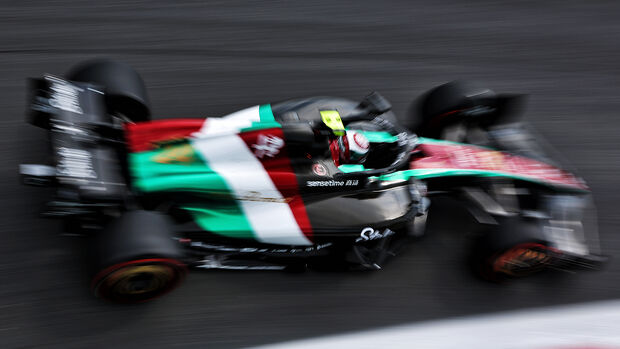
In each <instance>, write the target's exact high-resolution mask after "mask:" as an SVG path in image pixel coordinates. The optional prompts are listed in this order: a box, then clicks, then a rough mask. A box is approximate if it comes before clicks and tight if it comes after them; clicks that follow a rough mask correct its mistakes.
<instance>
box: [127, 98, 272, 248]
mask: <svg viewBox="0 0 620 349" xmlns="http://www.w3.org/2000/svg"><path fill="white" fill-rule="evenodd" d="M259 115H260V121H258V122H256V121H254V122H252V125H251V126H250V127H246V128H242V129H240V130H238V133H243V132H249V131H255V130H262V129H269V128H279V127H281V125H280V124H279V123H278V122H276V121H275V118H274V116H273V113H272V111H271V106H270V105H269V104H264V105H261V106H260V107H259ZM226 136H235V137H236V133H235V134H231V135H225V136H224V137H226ZM214 151H222V150H220V149H218V150H214ZM128 161H129V169H130V172H131V175H132V177H133V187H134V189H136V190H138V191H140V192H142V193H145V194H148V193H160V192H174V193H178V192H185V193H188V194H193V196H194V197H195V200H192V203H191V204H185V205H183V204H182V205H181V208H183V209H185V210H187V211H188V212H189V213H191V215H192V217H193V218H194V220H195V222H196V223H197V224H198V225H199V226H200V227H201V228H202V229H204V230H207V231H210V232H213V233H215V234H219V235H223V236H227V237H233V238H255V236H254V233H253V231H252V227H251V225H250V223H249V221H248V220H247V218H246V216H245V214H244V213H243V210H242V208H241V206H240V203H239V201H238V200H237V199H236V198H235V197H234V195H233V191H232V189H231V188H230V187H229V186H228V184H227V183H226V180H225V179H224V178H223V177H222V176H220V174H218V173H217V172H216V171H214V170H213V169H212V168H211V167H210V166H209V163H208V162H207V161H206V159H204V158H203V157H202V156H201V155H200V153H198V152H196V150H195V149H194V148H193V147H192V144H191V142H190V141H189V140H188V141H186V142H183V143H178V144H172V145H167V146H164V147H162V148H159V149H155V150H151V151H145V152H139V153H130V154H129V158H128ZM196 201H198V202H200V203H194V202H196Z"/></svg>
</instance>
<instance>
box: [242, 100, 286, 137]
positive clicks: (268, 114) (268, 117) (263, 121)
mask: <svg viewBox="0 0 620 349" xmlns="http://www.w3.org/2000/svg"><path fill="white" fill-rule="evenodd" d="M258 114H259V117H260V120H259V121H258V122H256V121H254V122H252V126H250V127H245V128H242V129H241V130H239V132H249V131H257V130H264V129H268V128H280V127H282V125H280V123H279V122H277V121H276V119H275V117H274V116H273V111H272V110H271V104H261V106H260V107H259V108H258Z"/></svg>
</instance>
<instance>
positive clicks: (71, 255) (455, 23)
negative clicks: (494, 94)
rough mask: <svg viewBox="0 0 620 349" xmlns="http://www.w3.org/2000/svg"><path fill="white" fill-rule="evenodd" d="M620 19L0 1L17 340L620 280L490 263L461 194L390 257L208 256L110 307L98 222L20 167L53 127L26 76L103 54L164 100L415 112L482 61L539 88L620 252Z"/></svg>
mask: <svg viewBox="0 0 620 349" xmlns="http://www.w3.org/2000/svg"><path fill="white" fill-rule="evenodd" d="M430 3H432V5H430ZM619 18H620V3H618V2H617V1H585V0H584V1H566V0H564V1H544V2H543V1H505V2H496V1H474V0H472V1H446V0H440V1H433V2H423V1H346V2H345V1H342V2H335V1H307V2H301V4H297V5H294V4H292V3H291V2H289V1H278V2H267V1H247V2H242V1H230V0H229V1H211V2H209V4H208V5H207V4H203V1H189V2H187V3H181V2H175V1H127V2H121V1H101V2H86V1H74V2H70V1H54V0H48V1H29V2H20V1H3V2H1V3H0V113H2V117H1V118H0V125H1V127H0V155H1V158H2V160H3V165H2V166H1V167H0V176H1V180H0V188H1V190H0V193H1V195H0V207H1V208H2V219H1V220H0V256H1V257H0V285H1V286H0V346H1V347H3V348H26V347H28V348H30V347H62V348H86V347H90V348H97V347H116V348H126V347H142V348H145V347H147V346H148V347H154V348H158V347H177V346H178V347H196V348H206V347H208V348H219V347H226V348H234V347H242V346H249V345H256V344H263V343H274V342H278V341H282V340H290V339H297V338H306V337H313V336H320V335H326V334H335V333H341V332H345V331H353V330H363V329H370V328H377V327H381V326H388V325H393V324H401V323H408V322H415V321H423V320H428V319H437V318H443V317H450V316H461V315H466V314H474V313H487V312H495V311H500V310H506V309H516V308H535V307H539V306H543V305H556V304H565V303H576V302H584V301H589V300H599V299H612V298H617V297H618V291H619V289H620V262H619V261H618V259H613V260H612V261H611V262H610V264H609V265H608V266H607V267H606V269H605V270H603V271H600V272H591V273H580V274H575V275H573V274H567V273H561V274H543V275H540V276H537V277H533V278H530V279H525V280H520V281H516V282H511V283H508V284H502V285H494V284H488V283H485V282H482V281H478V280H476V279H475V278H473V277H472V276H471V274H470V273H469V272H468V270H467V268H465V267H464V266H463V264H462V261H463V259H464V255H465V251H466V249H465V246H466V240H465V238H464V236H465V234H466V230H467V229H466V227H469V226H468V225H466V224H462V223H461V221H462V219H464V218H465V217H466V215H465V214H464V213H462V212H459V211H458V209H456V208H455V207H454V205H453V204H451V203H449V202H444V203H435V204H434V207H433V211H432V214H431V218H430V221H431V222H430V236H428V237H427V238H425V239H423V240H421V241H419V243H418V244H415V245H412V246H410V247H409V248H407V250H406V251H404V253H403V254H402V255H401V256H399V257H398V258H397V259H395V260H394V261H393V262H392V263H390V264H389V265H388V266H387V267H386V268H385V269H384V270H382V271H379V272H371V273H318V272H309V273H304V274H286V273H279V272H275V273H262V272H261V273H258V272H195V273H192V274H190V276H189V278H188V279H187V281H186V283H185V284H184V285H183V286H182V287H181V288H180V289H178V290H177V291H175V292H174V293H172V294H170V295H169V296H166V297H164V298H162V299H160V300H158V301H156V302H153V303H151V304H146V305H138V306H117V305H111V304H107V303H104V302H101V301H99V300H96V299H94V298H93V297H91V296H90V294H89V292H88V288H87V285H88V281H87V276H86V274H85V271H84V268H83V267H82V266H81V264H80V263H81V261H82V259H81V256H80V246H81V244H80V239H79V238H72V237H66V236H59V233H60V231H61V230H60V224H59V223H58V222H56V221H48V220H43V219H40V218H37V215H36V214H37V212H38V211H39V210H40V208H41V205H42V203H43V202H44V200H45V198H46V197H47V196H46V194H47V192H46V191H45V190H41V189H37V188H30V187H23V186H20V185H19V182H18V175H17V167H18V164H19V163H22V162H26V163H27V162H37V161H43V160H44V159H45V144H46V143H45V132H44V131H42V130H39V129H36V128H34V127H32V126H29V125H27V124H25V123H24V122H23V118H24V110H25V107H26V106H25V90H26V80H25V79H26V78H27V77H36V76H40V75H41V74H43V73H45V72H50V73H56V74H62V73H63V72H65V71H66V70H67V69H68V68H69V67H70V66H71V65H72V64H74V63H76V62H78V61H80V60H83V59H87V58H94V57H109V58H115V59H120V60H123V61H126V62H128V63H129V64H131V65H133V66H134V67H136V68H137V69H138V70H139V71H140V72H141V73H142V74H143V76H144V78H145V80H146V82H147V85H148V88H149V90H150V93H151V99H152V102H153V111H154V114H155V115H156V117H158V118H164V117H202V116H214V115H223V114H226V113H229V112H232V111H235V110H237V109H240V108H243V107H246V106H250V105H255V104H258V103H264V102H270V101H278V100H282V99H286V98H291V97H301V96H310V95H317V94H320V95H336V96H344V97H349V98H353V99H359V98H361V97H363V96H364V95H365V94H367V93H368V92H369V91H371V90H373V89H374V90H378V91H380V92H381V93H382V94H384V95H385V96H386V97H387V98H388V99H389V100H391V102H392V104H393V106H394V110H395V112H397V113H398V114H400V115H403V114H404V111H405V110H406V109H407V107H408V104H409V103H410V102H411V101H412V99H413V98H414V97H415V96H417V95H419V94H420V93H422V92H423V91H425V90H426V89H428V88H431V87H433V86H435V85H437V84H439V83H443V82H446V81H449V80H453V79H456V78H465V79H476V80H481V81H482V82H485V83H487V85H488V86H489V87H491V88H493V89H495V90H497V91H502V92H526V93H529V94H530V99H529V107H528V111H527V114H526V115H527V116H526V119H528V120H529V121H530V122H531V123H532V124H533V125H535V127H536V128H537V129H538V131H540V133H542V134H543V135H544V136H545V137H546V139H547V140H548V141H549V142H550V143H551V144H552V145H553V146H554V147H555V148H556V149H557V150H558V151H559V153H561V154H562V155H563V156H564V157H565V158H566V159H568V160H569V161H570V163H571V164H572V165H573V166H574V167H576V168H577V169H579V173H580V174H581V175H582V176H583V177H584V178H585V179H586V180H587V181H588V183H589V184H590V186H591V187H592V190H593V192H594V197H595V202H596V204H597V206H598V210H599V224H600V235H601V241H602V244H603V248H604V252H605V253H607V254H609V255H612V256H614V255H616V256H617V255H619V254H620V238H619V237H618V235H617V233H618V232H617V229H618V227H619V226H620V219H619V218H618V217H619V216H618V208H617V198H618V197H619V196H620V189H619V187H618V185H617V183H618V172H619V171H620V148H619V147H618V146H617V144H618V141H617V138H618V135H619V134H620V132H619V131H620V115H618V114H619V110H620V75H619V74H620V21H619V20H618V19H619ZM412 347H415V344H414V343H412Z"/></svg>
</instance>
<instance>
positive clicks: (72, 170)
mask: <svg viewBox="0 0 620 349" xmlns="http://www.w3.org/2000/svg"><path fill="white" fill-rule="evenodd" d="M57 153H58V157H59V159H58V166H57V171H58V174H59V175H61V176H67V177H76V178H96V177H97V174H96V173H95V171H94V170H93V165H92V160H91V158H92V156H91V154H90V152H88V151H86V150H82V149H75V148H66V147H60V148H58V152H57Z"/></svg>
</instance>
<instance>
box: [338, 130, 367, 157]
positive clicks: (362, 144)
mask: <svg viewBox="0 0 620 349" xmlns="http://www.w3.org/2000/svg"><path fill="white" fill-rule="evenodd" d="M338 148H339V154H340V163H342V164H362V163H364V161H365V160H366V157H367V156H368V149H369V148H370V142H368V138H366V136H364V135H363V134H361V133H360V132H356V131H347V132H346V134H345V135H344V136H340V137H338Z"/></svg>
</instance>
